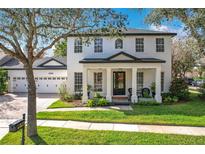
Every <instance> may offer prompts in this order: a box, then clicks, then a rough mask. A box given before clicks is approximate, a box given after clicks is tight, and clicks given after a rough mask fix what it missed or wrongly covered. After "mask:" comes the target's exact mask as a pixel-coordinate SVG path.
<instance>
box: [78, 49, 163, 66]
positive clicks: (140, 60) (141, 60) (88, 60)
mask: <svg viewBox="0 0 205 154" xmlns="http://www.w3.org/2000/svg"><path fill="white" fill-rule="evenodd" d="M121 54H122V55H125V56H127V57H129V58H131V59H130V60H113V59H112V58H114V57H117V56H118V55H121ZM165 62H166V61H165V60H161V59H157V58H138V57H135V56H133V55H130V54H128V53H125V52H123V51H121V52H118V53H117V54H114V55H112V56H108V57H106V58H84V59H82V60H80V61H79V63H165Z"/></svg>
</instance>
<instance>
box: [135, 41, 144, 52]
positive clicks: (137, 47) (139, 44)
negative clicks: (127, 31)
mask: <svg viewBox="0 0 205 154" xmlns="http://www.w3.org/2000/svg"><path fill="white" fill-rule="evenodd" d="M137 40H138V42H137ZM141 41H142V42H141ZM137 43H138V44H137ZM137 49H141V50H137ZM135 51H136V52H144V38H136V39H135Z"/></svg>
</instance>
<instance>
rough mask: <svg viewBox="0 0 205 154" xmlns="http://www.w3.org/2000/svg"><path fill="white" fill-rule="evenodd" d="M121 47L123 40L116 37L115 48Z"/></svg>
mask: <svg viewBox="0 0 205 154" xmlns="http://www.w3.org/2000/svg"><path fill="white" fill-rule="evenodd" d="M122 48H123V41H122V39H117V40H116V41H115V49H122Z"/></svg>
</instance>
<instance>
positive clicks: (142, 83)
mask: <svg viewBox="0 0 205 154" xmlns="http://www.w3.org/2000/svg"><path fill="white" fill-rule="evenodd" d="M175 35H176V33H168V32H159V31H151V30H141V29H128V30H126V31H122V36H120V37H110V35H108V34H97V33H95V34H93V33H92V34H86V35H85V36H83V37H82V38H81V39H80V38H79V36H78V35H77V34H72V35H70V36H69V37H68V39H67V46H68V48H67V58H66V57H45V58H43V59H39V60H37V61H36V62H35V63H34V66H33V68H34V76H35V81H36V87H37V93H58V92H59V87H60V86H61V85H62V84H67V88H68V90H69V91H70V93H71V94H76V93H79V92H81V93H83V102H87V100H88V93H87V92H88V89H87V87H88V85H90V86H91V87H92V90H93V91H95V92H98V93H100V94H101V95H103V96H104V97H106V99H107V100H109V101H113V99H115V98H127V96H128V94H129V93H128V89H130V88H131V91H132V102H137V101H138V92H139V91H140V90H141V89H142V88H149V89H150V87H151V85H152V83H155V93H156V94H155V99H156V101H158V102H161V92H167V91H168V90H169V86H170V82H171V44H172V37H174V36H175ZM88 36H89V37H90V38H91V41H90V43H89V44H84V43H83V39H84V38H87V37H88ZM0 67H2V68H5V69H7V70H8V76H9V86H8V88H9V89H8V91H9V92H27V86H28V85H27V80H26V73H25V70H24V68H23V64H22V63H20V62H19V61H18V60H16V59H14V58H11V57H8V56H5V55H4V56H3V58H1V59H0Z"/></svg>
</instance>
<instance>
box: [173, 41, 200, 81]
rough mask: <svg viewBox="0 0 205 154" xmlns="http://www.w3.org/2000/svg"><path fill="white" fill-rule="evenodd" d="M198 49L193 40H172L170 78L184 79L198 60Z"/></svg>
mask: <svg viewBox="0 0 205 154" xmlns="http://www.w3.org/2000/svg"><path fill="white" fill-rule="evenodd" d="M200 56H201V54H199V47H198V45H197V43H196V41H195V39H193V38H186V39H183V40H174V41H173V44H172V77H173V78H178V77H180V78H184V77H185V74H186V73H187V72H189V71H191V70H192V69H193V67H194V66H195V64H196V61H197V60H198V59H199V57H200Z"/></svg>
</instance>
